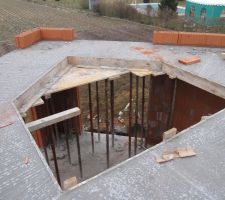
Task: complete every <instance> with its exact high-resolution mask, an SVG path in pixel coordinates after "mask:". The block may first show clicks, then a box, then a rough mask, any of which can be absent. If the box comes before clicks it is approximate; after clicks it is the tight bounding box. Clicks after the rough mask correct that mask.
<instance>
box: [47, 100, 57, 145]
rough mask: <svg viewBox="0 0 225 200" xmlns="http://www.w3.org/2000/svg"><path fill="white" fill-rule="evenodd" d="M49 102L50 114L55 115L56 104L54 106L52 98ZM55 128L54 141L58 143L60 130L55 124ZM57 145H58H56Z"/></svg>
mask: <svg viewBox="0 0 225 200" xmlns="http://www.w3.org/2000/svg"><path fill="white" fill-rule="evenodd" d="M49 102H50V107H49V108H50V110H51V111H50V113H51V114H55V113H56V112H55V106H54V104H53V100H52V98H50V99H49ZM53 128H54V139H55V140H56V141H58V140H59V130H58V126H57V124H53ZM56 145H57V143H56Z"/></svg>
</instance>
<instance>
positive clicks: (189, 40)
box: [178, 32, 207, 46]
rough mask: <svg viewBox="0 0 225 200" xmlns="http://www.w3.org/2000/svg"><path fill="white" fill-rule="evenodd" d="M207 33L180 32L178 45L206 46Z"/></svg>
mask: <svg viewBox="0 0 225 200" xmlns="http://www.w3.org/2000/svg"><path fill="white" fill-rule="evenodd" d="M206 40H207V37H206V34H205V33H192V32H179V39H178V45H185V46H206Z"/></svg>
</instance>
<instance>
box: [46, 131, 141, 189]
mask: <svg viewBox="0 0 225 200" xmlns="http://www.w3.org/2000/svg"><path fill="white" fill-rule="evenodd" d="M94 140H95V143H94V144H95V153H94V154H92V146H91V134H90V133H89V132H85V133H83V134H82V135H81V136H80V146H81V159H82V166H83V179H82V178H81V177H80V171H79V163H78V154H77V145H76V144H77V143H76V137H75V136H74V135H71V136H70V139H69V144H70V153H71V164H70V162H69V157H68V153H67V148H66V140H65V138H62V139H60V140H59V141H58V143H57V146H56V154H57V161H58V167H59V173H60V178H61V183H62V186H63V182H64V180H66V179H68V178H70V177H72V176H76V177H77V179H78V182H79V183H80V182H82V181H84V180H86V179H88V178H91V177H93V176H95V175H97V174H99V173H100V172H103V171H104V170H106V169H107V166H106V135H105V134H100V142H99V141H98V134H97V133H95V134H94ZM109 144H110V146H109V147H110V150H109V151H110V167H112V166H114V165H116V164H118V163H120V162H122V161H124V160H126V159H128V137H126V136H118V135H115V143H114V147H112V138H111V135H110V136H109ZM131 145H132V147H131V148H132V155H134V138H132V144H131ZM47 149H48V155H49V159H50V168H51V169H52V171H53V173H54V174H55V167H54V161H53V157H52V151H51V148H50V147H48V148H47ZM143 150H144V149H143V147H141V146H140V141H139V140H138V147H137V153H140V152H142V151H143Z"/></svg>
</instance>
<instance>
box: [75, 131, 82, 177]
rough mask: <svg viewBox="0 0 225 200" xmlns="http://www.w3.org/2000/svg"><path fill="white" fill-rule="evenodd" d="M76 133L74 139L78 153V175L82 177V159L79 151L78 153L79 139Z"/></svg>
mask: <svg viewBox="0 0 225 200" xmlns="http://www.w3.org/2000/svg"><path fill="white" fill-rule="evenodd" d="M75 134H76V141H77V153H78V162H79V169H80V176H81V178H83V169H82V160H81V153H80V139H79V133H75Z"/></svg>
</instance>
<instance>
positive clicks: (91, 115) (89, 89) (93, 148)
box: [88, 83, 95, 153]
mask: <svg viewBox="0 0 225 200" xmlns="http://www.w3.org/2000/svg"><path fill="white" fill-rule="evenodd" d="M88 94H89V110H90V125H91V127H90V128H91V144H92V153H94V152H95V147H94V145H95V144H94V133H93V113H92V99H91V83H89V84H88Z"/></svg>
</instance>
